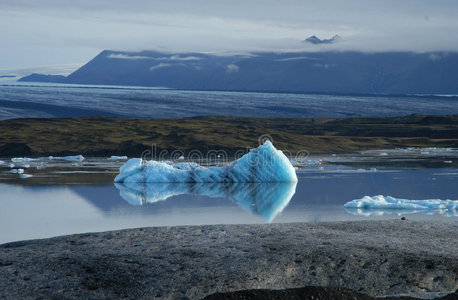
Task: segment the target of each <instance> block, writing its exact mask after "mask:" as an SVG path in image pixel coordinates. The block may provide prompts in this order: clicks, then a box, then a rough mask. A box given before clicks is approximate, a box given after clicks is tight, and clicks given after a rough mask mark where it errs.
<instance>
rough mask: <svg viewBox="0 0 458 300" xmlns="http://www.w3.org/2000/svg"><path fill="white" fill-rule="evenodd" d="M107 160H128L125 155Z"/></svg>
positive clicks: (113, 156) (114, 156)
mask: <svg viewBox="0 0 458 300" xmlns="http://www.w3.org/2000/svg"><path fill="white" fill-rule="evenodd" d="M107 159H109V160H126V159H127V156H125V155H123V156H116V155H112V156H110V157H108V158H107Z"/></svg>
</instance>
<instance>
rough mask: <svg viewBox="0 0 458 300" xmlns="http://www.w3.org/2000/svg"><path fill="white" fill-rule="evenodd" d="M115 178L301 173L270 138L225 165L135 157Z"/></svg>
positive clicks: (265, 178)
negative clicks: (202, 164) (206, 164)
mask: <svg viewBox="0 0 458 300" xmlns="http://www.w3.org/2000/svg"><path fill="white" fill-rule="evenodd" d="M115 182H118V183H119V182H297V176H296V172H295V170H294V167H293V166H292V165H291V162H290V161H289V159H288V158H287V157H286V156H285V155H284V154H283V152H282V151H280V150H277V149H275V147H274V146H273V145H272V143H271V142H270V141H266V142H265V143H264V144H263V145H261V146H259V147H258V148H255V149H251V150H250V152H249V153H247V154H245V155H244V156H242V157H241V158H240V159H238V160H236V161H234V162H232V163H230V164H229V165H227V166H222V167H202V166H199V165H198V164H196V163H193V162H180V163H170V162H160V161H145V160H142V159H140V158H133V159H130V160H128V161H127V162H126V163H125V164H124V165H123V166H121V168H120V169H119V175H118V176H116V178H115Z"/></svg>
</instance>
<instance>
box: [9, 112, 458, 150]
mask: <svg viewBox="0 0 458 300" xmlns="http://www.w3.org/2000/svg"><path fill="white" fill-rule="evenodd" d="M457 128H458V115H450V116H423V115H410V116H403V117H379V118H343V119H315V118H309V119H305V118H248V117H224V116H207V117H193V118H183V119H129V118H112V117H80V118H42V119H40V118H37V119H10V120H3V121H0V157H18V156H30V157H37V156H48V155H54V156H65V155H79V154H83V155H85V156H98V157H106V156H111V155H127V156H129V157H140V156H141V155H142V154H144V153H146V152H145V151H150V152H156V155H159V154H160V153H164V154H165V157H169V156H171V155H176V156H177V157H178V156H180V155H181V154H184V155H187V154H189V153H190V152H192V151H198V152H200V153H208V152H209V151H222V152H224V153H225V154H227V155H229V156H234V155H236V154H237V153H239V152H240V151H246V150H247V149H249V148H254V147H257V146H259V143H260V142H262V141H263V140H264V139H266V138H268V139H271V140H273V142H274V145H275V147H276V148H277V149H281V150H283V151H287V152H289V153H292V154H295V153H307V154H309V153H310V154H314V153H345V152H352V151H359V150H374V149H393V148H406V147H455V148H458V130H457ZM165 151H167V153H165ZM150 154H152V153H150Z"/></svg>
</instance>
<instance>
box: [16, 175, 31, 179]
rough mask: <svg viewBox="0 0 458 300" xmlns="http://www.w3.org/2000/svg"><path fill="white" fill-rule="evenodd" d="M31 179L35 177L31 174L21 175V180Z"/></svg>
mask: <svg viewBox="0 0 458 300" xmlns="http://www.w3.org/2000/svg"><path fill="white" fill-rule="evenodd" d="M30 177H33V175H31V174H21V175H19V178H22V179H25V178H30Z"/></svg>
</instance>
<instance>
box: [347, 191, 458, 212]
mask: <svg viewBox="0 0 458 300" xmlns="http://www.w3.org/2000/svg"><path fill="white" fill-rule="evenodd" d="M457 206H458V200H440V199H428V200H407V199H398V198H394V197H391V196H386V197H385V196H382V195H378V196H372V197H371V196H364V197H363V198H361V199H355V200H352V201H350V202H347V203H346V204H345V205H344V207H345V208H346V209H347V211H349V212H350V213H353V214H356V215H368V216H369V215H383V214H384V213H399V214H407V213H424V214H442V215H449V216H458V214H457V211H456V209H457Z"/></svg>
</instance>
